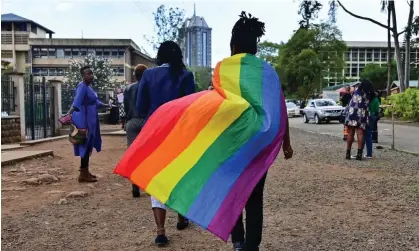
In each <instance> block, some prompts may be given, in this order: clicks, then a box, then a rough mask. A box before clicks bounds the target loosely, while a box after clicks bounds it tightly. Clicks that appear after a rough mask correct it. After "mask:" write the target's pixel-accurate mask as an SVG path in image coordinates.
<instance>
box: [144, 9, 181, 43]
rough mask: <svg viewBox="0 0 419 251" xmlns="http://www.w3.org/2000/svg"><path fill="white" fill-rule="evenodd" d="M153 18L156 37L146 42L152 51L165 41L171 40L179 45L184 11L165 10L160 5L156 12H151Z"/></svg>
mask: <svg viewBox="0 0 419 251" xmlns="http://www.w3.org/2000/svg"><path fill="white" fill-rule="evenodd" d="M153 16H154V22H155V24H154V25H155V26H154V30H155V32H156V37H154V36H153V37H151V38H147V37H146V39H147V41H148V42H149V43H150V44H151V45H152V46H153V49H154V50H157V49H158V48H159V46H160V44H161V43H163V42H164V41H167V40H171V41H174V42H177V43H179V42H180V40H181V38H182V36H183V35H182V34H183V30H184V26H183V25H184V23H185V11H184V10H183V9H179V8H173V7H170V8H166V6H165V5H163V4H162V5H160V6H159V7H158V8H157V11H156V12H153Z"/></svg>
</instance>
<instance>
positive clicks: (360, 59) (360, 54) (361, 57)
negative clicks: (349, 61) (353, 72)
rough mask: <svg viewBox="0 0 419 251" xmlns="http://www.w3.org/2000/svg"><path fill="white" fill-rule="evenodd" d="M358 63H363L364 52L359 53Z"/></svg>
mask: <svg viewBox="0 0 419 251" xmlns="http://www.w3.org/2000/svg"><path fill="white" fill-rule="evenodd" d="M359 61H365V51H364V50H362V51H359Z"/></svg>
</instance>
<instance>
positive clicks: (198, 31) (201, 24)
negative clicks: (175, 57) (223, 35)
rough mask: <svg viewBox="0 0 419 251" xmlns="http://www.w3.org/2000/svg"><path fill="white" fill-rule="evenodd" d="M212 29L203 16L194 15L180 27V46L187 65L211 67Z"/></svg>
mask: <svg viewBox="0 0 419 251" xmlns="http://www.w3.org/2000/svg"><path fill="white" fill-rule="evenodd" d="M211 33H212V29H211V28H210V27H209V26H208V24H207V22H205V19H204V18H203V17H199V16H197V15H196V13H195V11H194V15H193V16H192V17H191V18H188V19H186V21H185V23H184V25H183V27H182V31H181V34H182V39H181V41H180V46H181V49H182V52H183V59H184V61H185V64H186V65H187V66H188V67H192V68H194V67H211V44H212V42H211V41H212V38H211Z"/></svg>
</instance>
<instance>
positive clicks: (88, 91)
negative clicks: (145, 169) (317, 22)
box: [69, 16, 293, 251]
mask: <svg viewBox="0 0 419 251" xmlns="http://www.w3.org/2000/svg"><path fill="white" fill-rule="evenodd" d="M263 34H264V23H262V22H260V21H258V19H257V18H254V17H252V16H250V17H246V16H241V17H240V19H239V20H238V21H237V22H236V24H235V26H234V28H233V30H232V38H231V40H230V48H231V55H236V54H241V53H247V54H249V55H251V56H253V57H255V54H256V53H257V44H258V42H259V40H260V37H261V36H262V35H263ZM156 65H157V66H158V67H155V68H152V69H147V67H146V66H145V65H137V66H136V67H135V69H134V74H135V78H136V82H135V83H133V84H131V85H129V86H127V87H126V88H125V90H124V92H123V93H122V95H123V101H122V102H118V103H120V104H122V105H123V108H124V113H125V119H126V135H127V145H128V147H129V146H130V145H131V144H132V143H133V142H134V141H135V139H136V137H137V135H138V134H139V133H140V131H141V130H142V127H143V126H144V125H145V123H146V121H147V119H148V118H149V117H150V116H151V115H152V114H153V113H154V112H155V111H156V110H157V109H158V108H159V107H160V106H162V105H163V104H165V103H167V102H170V101H172V100H174V99H178V98H181V97H183V96H187V95H190V94H193V93H194V92H195V82H194V76H193V74H192V72H190V71H188V70H187V69H186V66H185V65H184V63H183V56H182V51H181V49H180V47H179V46H178V45H177V44H176V43H175V42H173V41H165V42H163V43H162V44H161V45H160V47H159V49H158V52H157V58H156ZM80 73H81V76H82V79H83V80H82V82H81V83H79V85H78V86H77V88H76V95H75V100H74V103H73V108H72V109H71V110H70V112H69V113H70V114H72V117H73V121H74V122H75V126H76V127H77V128H87V130H88V136H87V140H86V141H85V143H84V144H79V145H74V155H75V156H80V157H81V165H80V176H79V179H78V180H79V182H96V181H97V178H96V176H95V175H93V174H91V173H90V172H89V156H90V155H91V153H92V150H93V149H96V151H97V152H99V151H100V150H101V145H102V141H101V136H100V128H99V118H98V113H97V108H98V107H100V106H104V105H105V104H103V103H102V102H100V101H99V100H98V98H97V94H96V93H95V92H94V91H93V89H92V88H91V83H92V80H93V77H92V76H93V72H92V70H91V69H90V68H89V67H88V66H86V67H83V68H82V69H81V71H80ZM284 105H285V103H284ZM108 106H109V108H111V109H112V108H115V106H116V104H114V103H112V104H108ZM278 123H279V122H278ZM282 126H286V129H285V131H286V132H285V136H284V141H283V148H284V155H285V158H286V159H289V158H291V157H292V155H293V151H292V148H291V145H290V137H289V130H288V123H286V125H282ZM265 179H266V174H265V176H264V177H263V178H262V180H261V181H260V182H259V183H258V184H257V185H256V187H255V188H254V190H253V193H252V194H251V196H250V199H249V200H248V202H247V204H246V207H245V208H246V227H244V225H243V217H240V218H239V220H238V221H237V223H236V226H235V227H234V229H233V230H232V241H233V246H234V250H235V251H241V250H248V251H257V250H259V245H260V243H261V240H262V227H263V190H264V186H265ZM132 195H133V196H134V197H139V196H140V189H139V188H138V187H137V186H136V185H134V184H133V185H132ZM151 207H152V210H153V214H154V218H155V223H156V226H157V236H156V238H155V243H156V245H158V246H165V245H166V244H167V243H168V238H167V236H166V232H165V218H166V206H165V205H164V204H163V203H161V202H159V201H158V200H156V199H155V198H153V197H151ZM188 226H189V221H188V219H186V218H185V217H183V216H182V215H180V214H179V215H178V222H177V229H178V230H183V229H185V228H187V227H188ZM245 230H246V231H245Z"/></svg>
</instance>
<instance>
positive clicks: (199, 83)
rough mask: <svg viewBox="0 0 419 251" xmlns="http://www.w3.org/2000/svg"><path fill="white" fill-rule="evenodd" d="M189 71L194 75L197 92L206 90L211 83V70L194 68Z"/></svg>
mask: <svg viewBox="0 0 419 251" xmlns="http://www.w3.org/2000/svg"><path fill="white" fill-rule="evenodd" d="M190 71H192V72H193V73H194V76H195V84H196V87H197V90H198V91H202V90H207V89H208V87H209V86H210V83H211V68H209V67H196V68H193V69H190Z"/></svg>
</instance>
